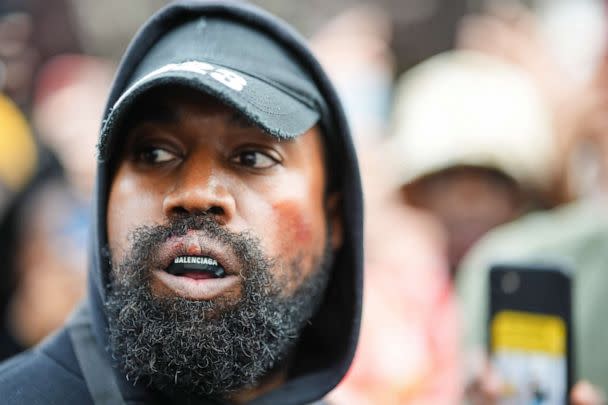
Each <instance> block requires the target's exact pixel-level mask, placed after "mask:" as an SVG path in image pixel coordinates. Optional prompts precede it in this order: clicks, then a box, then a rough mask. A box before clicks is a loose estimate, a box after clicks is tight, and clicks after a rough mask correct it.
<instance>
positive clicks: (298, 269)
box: [107, 89, 333, 394]
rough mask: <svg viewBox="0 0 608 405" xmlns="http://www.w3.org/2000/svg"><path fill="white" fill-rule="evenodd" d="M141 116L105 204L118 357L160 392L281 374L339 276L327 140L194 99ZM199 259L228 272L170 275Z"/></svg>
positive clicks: (189, 95) (215, 388) (174, 95)
mask: <svg viewBox="0 0 608 405" xmlns="http://www.w3.org/2000/svg"><path fill="white" fill-rule="evenodd" d="M140 107H141V108H138V109H137V108H136V112H135V113H134V119H133V121H134V122H133V124H132V125H129V129H128V131H127V134H126V139H125V141H124V145H123V147H122V150H121V152H120V154H119V158H118V160H117V161H116V162H115V171H114V173H115V174H114V176H113V181H112V185H111V189H110V196H109V201H108V211H107V235H108V243H109V251H110V256H111V261H112V265H113V270H112V272H113V274H112V284H111V286H110V293H109V297H110V298H109V300H108V301H109V304H108V316H109V318H110V329H111V330H110V335H111V336H110V338H111V342H112V345H113V350H114V351H115V352H118V353H117V356H118V357H119V359H120V358H121V356H122V357H123V358H122V360H121V361H122V363H123V368H126V371H127V374H132V375H133V376H134V377H135V378H140V377H141V378H148V379H150V380H151V381H152V382H153V383H154V384H156V385H157V388H161V389H163V388H166V389H170V387H168V386H169V385H176V386H178V387H180V389H181V390H191V391H193V392H196V393H199V394H225V393H226V392H233V391H234V390H236V389H239V388H241V387H242V386H252V385H255V384H256V383H257V382H258V381H259V379H260V378H261V377H262V375H261V374H264V373H268V372H269V371H270V368H276V367H278V366H280V365H281V364H280V362H281V361H282V360H284V357H285V356H286V351H288V349H289V347H291V345H292V344H293V342H294V340H295V338H296V337H297V334H298V333H299V330H300V329H301V328H302V327H303V325H304V324H305V322H306V321H307V320H308V319H309V318H310V317H311V316H312V314H313V312H314V310H315V309H316V308H318V305H319V303H320V301H321V298H322V295H323V290H324V288H325V285H326V283H327V280H328V277H329V276H328V274H329V270H328V267H329V266H330V262H331V259H330V258H331V250H332V249H331V246H330V245H331V242H330V238H329V237H328V233H329V232H328V229H329V228H331V227H328V222H327V221H328V215H327V213H326V207H327V201H326V194H325V174H324V164H323V145H322V139H321V134H320V131H319V129H318V128H317V127H314V128H312V129H310V130H309V131H307V132H306V133H305V134H303V135H301V136H299V137H297V138H296V139H293V140H286V141H279V140H277V139H276V138H274V137H272V136H270V135H268V134H267V133H265V132H263V131H262V130H260V129H258V128H257V127H255V126H253V125H251V124H250V123H248V122H247V121H246V120H244V119H243V118H242V117H241V116H240V115H239V114H237V113H236V112H235V111H234V110H232V109H231V108H228V107H226V106H224V105H223V104H220V103H219V102H217V101H215V100H213V99H211V98H209V97H205V96H202V95H200V94H196V93H193V92H191V91H187V90H178V89H175V90H171V91H168V90H166V89H165V90H161V91H156V92H154V93H151V94H148V95H147V97H146V102H145V105H143V106H140ZM329 219H332V218H331V217H329ZM332 222H333V221H332ZM193 256H199V257H201V256H202V257H206V258H209V259H212V260H214V261H217V263H218V266H221V267H222V268H223V270H224V271H225V273H226V275H225V276H224V277H221V278H215V277H213V276H211V275H209V274H206V273H197V272H194V271H192V272H189V271H188V272H185V273H183V274H170V272H169V271H167V270H168V268H169V267H170V265H171V263H173V261H174V260H175V259H176V258H179V257H182V258H191V257H193ZM133 325H137V326H135V327H133ZM129 326H131V327H130V328H129ZM125 329H129V331H125ZM163 333H164V334H165V335H164V336H163V335H162V334H163ZM159 339H160V340H159ZM125 342H126V343H125ZM247 345H250V347H248V346H247ZM260 345H262V346H260ZM265 352H269V353H266V354H264V353H265ZM133 353H138V354H137V355H132V354H133ZM264 356H266V357H264ZM258 358H261V360H260V361H261V363H260V364H258V365H256V366H255V367H253V369H251V370H248V369H247V367H248V366H251V364H252V363H255V362H256V361H258ZM142 359H143V360H142ZM180 362H181V363H180ZM216 363H217V364H216ZM241 363H242V364H241ZM202 364H205V365H206V367H202V366H201V365H202ZM144 369H145V370H147V371H142V370H144ZM159 370H160V371H159ZM199 371H200V372H199ZM174 380H175V381H174Z"/></svg>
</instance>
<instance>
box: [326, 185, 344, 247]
mask: <svg viewBox="0 0 608 405" xmlns="http://www.w3.org/2000/svg"><path fill="white" fill-rule="evenodd" d="M327 220H328V221H329V225H331V227H330V230H331V235H330V236H329V237H330V238H331V246H332V248H333V250H334V251H336V250H338V249H340V248H341V247H342V244H343V243H344V223H343V221H344V220H343V217H342V194H341V193H339V192H337V191H334V192H332V193H331V194H330V195H329V196H328V197H327Z"/></svg>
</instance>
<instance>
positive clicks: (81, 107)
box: [32, 54, 114, 206]
mask: <svg viewBox="0 0 608 405" xmlns="http://www.w3.org/2000/svg"><path fill="white" fill-rule="evenodd" d="M113 74H114V65H113V64H112V63H111V62H109V61H106V60H105V59H102V58H96V57H92V56H85V55H78V54H69V55H58V56H56V57H54V58H52V59H51V60H49V62H48V63H46V64H45V65H44V66H43V67H42V68H41V70H40V74H39V76H38V78H37V82H36V91H35V94H34V99H33V100H34V102H33V113H32V115H33V123H34V128H35V129H36V133H37V134H38V135H39V137H40V140H41V141H42V142H43V143H44V144H46V145H48V147H49V148H50V149H51V150H52V151H53V153H54V154H55V155H56V156H57V157H58V158H59V160H60V162H61V165H62V166H63V167H64V169H65V174H66V178H67V180H68V182H69V183H70V185H71V186H72V187H73V188H74V191H75V192H76V195H77V196H79V198H80V200H81V201H82V204H83V205H87V206H88V205H89V201H90V198H91V192H92V189H93V181H94V177H95V164H96V160H95V153H96V152H95V145H96V143H97V132H98V128H99V127H100V125H101V117H102V113H103V108H104V103H105V100H106V98H107V95H108V89H109V88H110V84H111V83H112V77H113ZM74 106H78V110H77V113H74Z"/></svg>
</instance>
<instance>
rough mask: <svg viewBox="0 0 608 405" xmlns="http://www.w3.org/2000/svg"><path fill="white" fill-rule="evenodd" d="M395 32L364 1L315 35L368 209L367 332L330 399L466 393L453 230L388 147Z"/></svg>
mask: <svg viewBox="0 0 608 405" xmlns="http://www.w3.org/2000/svg"><path fill="white" fill-rule="evenodd" d="M390 37H391V22H390V19H389V16H388V15H386V14H385V12H384V11H383V10H381V9H379V8H377V7H374V6H371V5H361V6H358V7H353V8H351V9H347V10H346V11H345V12H344V13H342V14H340V15H338V16H337V17H336V18H335V19H334V20H332V21H330V22H329V24H328V25H327V26H326V27H324V28H323V29H321V30H320V31H319V32H318V33H317V34H315V35H314V36H313V39H312V46H313V49H314V50H315V52H316V54H317V56H318V57H319V59H320V61H321V63H322V64H323V66H324V67H325V68H326V70H327V71H328V72H329V74H330V77H331V79H332V81H333V83H334V85H335V86H336V88H337V90H338V94H339V96H340V98H341V99H342V101H343V103H344V105H345V109H346V113H347V117H348V119H349V123H350V125H351V127H352V131H353V134H354V136H355V144H356V146H357V150H358V154H359V159H360V163H361V169H362V178H363V186H364V191H365V194H364V198H365V206H366V218H365V228H366V233H365V251H366V255H365V269H364V270H365V275H366V283H365V292H364V305H363V320H362V329H361V337H360V342H359V345H358V348H357V353H356V355H355V359H354V362H353V365H352V367H351V370H350V371H349V373H348V374H347V376H346V377H345V379H344V380H343V381H342V382H341V383H340V385H339V386H338V387H337V389H336V390H334V391H333V392H332V393H331V395H330V397H329V400H330V402H331V403H332V404H344V405H347V404H348V405H372V404H383V405H391V404H393V405H397V404H404V403H408V404H431V403H432V404H454V403H457V402H458V400H459V399H460V397H461V385H460V379H459V372H460V370H461V365H460V361H459V355H458V351H459V349H460V346H459V343H458V334H459V332H458V317H457V311H456V306H455V300H454V294H453V291H452V287H451V282H450V280H449V276H448V266H447V260H445V256H446V255H445V236H444V233H443V229H442V228H441V225H440V224H439V223H438V222H437V221H436V220H435V218H433V217H432V216H430V215H428V214H426V213H425V212H423V211H421V210H417V209H414V208H412V207H409V206H407V205H406V204H405V203H404V200H403V198H402V197H401V193H400V192H399V189H398V188H397V187H394V185H395V181H393V180H392V179H393V178H394V175H395V173H394V170H393V168H392V167H391V165H390V162H389V161H387V159H386V156H385V155H384V153H385V151H384V150H383V148H382V143H383V141H384V138H385V137H386V129H387V128H386V126H387V125H386V123H387V122H388V115H389V112H390V105H389V102H390V98H391V93H392V80H393V74H394V63H395V60H394V57H393V55H392V50H391V48H390V43H389V41H390Z"/></svg>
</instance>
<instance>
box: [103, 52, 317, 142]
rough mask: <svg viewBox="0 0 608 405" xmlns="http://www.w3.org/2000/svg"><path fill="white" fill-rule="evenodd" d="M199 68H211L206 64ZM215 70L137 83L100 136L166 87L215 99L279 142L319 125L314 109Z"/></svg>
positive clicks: (163, 74)
mask: <svg viewBox="0 0 608 405" xmlns="http://www.w3.org/2000/svg"><path fill="white" fill-rule="evenodd" d="M199 65H202V66H204V67H205V66H211V65H209V64H206V63H199ZM216 66H217V65H215V66H214V67H213V68H215V69H216V70H209V69H207V68H205V69H199V68H193V67H192V66H187V67H183V66H179V65H168V66H165V67H164V68H162V69H158V70H157V71H154V72H152V73H150V74H147V75H146V76H144V77H143V78H141V79H139V80H137V81H136V82H135V83H134V84H132V85H131V86H129V87H128V89H127V90H126V91H125V92H124V93H123V95H122V96H121V97H120V98H119V99H118V100H117V101H116V103H115V104H114V106H113V108H112V110H111V112H110V114H109V115H108V118H107V120H106V122H105V125H104V129H103V130H102V132H103V135H109V134H111V133H112V132H113V130H114V129H116V127H117V125H119V123H120V122H122V121H123V119H124V118H125V116H126V114H127V113H128V111H129V110H130V109H131V107H132V106H133V105H134V104H135V102H136V101H137V100H138V99H139V98H140V97H141V96H142V95H144V94H145V93H146V92H148V91H149V90H151V89H153V88H157V87H160V86H168V85H169V86H186V87H190V88H192V89H194V90H198V91H201V92H203V93H205V94H208V95H211V96H213V97H216V98H218V99H219V100H220V101H222V102H224V103H225V104H226V105H228V106H230V107H232V108H234V109H236V110H238V111H239V112H241V113H242V114H243V115H244V116H245V117H247V118H248V119H249V120H251V121H252V122H253V123H254V124H256V125H258V126H259V127H260V128H262V129H263V130H265V131H266V132H268V133H269V134H271V135H274V136H276V137H279V138H284V139H289V138H294V137H296V136H298V135H301V134H303V133H304V132H306V131H307V130H309V129H310V128H312V126H313V125H315V124H316V123H317V122H318V121H319V118H320V114H319V113H318V112H317V111H316V110H315V109H313V108H312V107H310V106H308V105H306V104H305V103H303V102H301V101H300V100H298V99H296V98H294V97H292V96H291V95H289V94H287V93H286V92H284V91H282V90H281V89H279V88H278V87H276V86H274V85H271V84H269V83H266V82H265V81H263V80H260V79H258V78H256V77H253V76H250V75H247V74H245V73H242V72H236V71H234V70H231V69H226V68H222V67H216ZM195 67H196V65H195Z"/></svg>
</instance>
